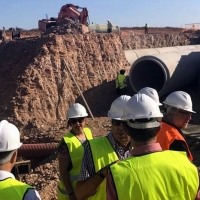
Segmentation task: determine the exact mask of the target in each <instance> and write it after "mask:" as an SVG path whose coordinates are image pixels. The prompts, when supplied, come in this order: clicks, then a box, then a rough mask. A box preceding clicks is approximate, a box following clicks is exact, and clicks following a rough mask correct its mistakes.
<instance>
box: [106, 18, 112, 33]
mask: <svg viewBox="0 0 200 200" xmlns="http://www.w3.org/2000/svg"><path fill="white" fill-rule="evenodd" d="M112 27H113V25H112V23H111V22H110V20H109V19H108V20H107V32H108V33H111V32H112Z"/></svg>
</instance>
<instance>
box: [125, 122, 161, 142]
mask: <svg viewBox="0 0 200 200" xmlns="http://www.w3.org/2000/svg"><path fill="white" fill-rule="evenodd" d="M135 121H137V122H148V121H149V120H148V119H139V120H135ZM125 126H126V128H127V130H128V134H129V135H130V137H131V138H132V139H133V140H134V141H136V142H148V141H150V140H151V139H153V138H154V137H156V135H157V134H158V132H159V131H160V128H161V127H160V126H159V127H155V128H146V129H136V128H131V127H130V126H128V125H127V124H126V125H125Z"/></svg>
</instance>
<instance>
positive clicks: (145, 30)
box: [144, 23, 149, 34]
mask: <svg viewBox="0 0 200 200" xmlns="http://www.w3.org/2000/svg"><path fill="white" fill-rule="evenodd" d="M148 30H149V26H148V24H147V23H146V24H145V27H144V33H145V34H148Z"/></svg>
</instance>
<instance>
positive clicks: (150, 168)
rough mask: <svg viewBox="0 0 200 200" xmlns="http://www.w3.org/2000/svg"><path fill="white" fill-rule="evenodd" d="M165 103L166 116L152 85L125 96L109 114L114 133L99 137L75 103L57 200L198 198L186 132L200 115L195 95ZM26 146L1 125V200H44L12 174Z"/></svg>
mask: <svg viewBox="0 0 200 200" xmlns="http://www.w3.org/2000/svg"><path fill="white" fill-rule="evenodd" d="M163 104H164V113H162V112H161V111H160V106H161V105H162V104H161V103H160V101H159V96H158V93H157V91H156V90H155V89H153V88H150V87H145V88H142V89H141V90H140V91H139V92H138V93H137V94H135V95H134V96H132V97H131V96H128V95H120V96H119V97H118V98H116V99H115V100H114V101H113V103H112V104H111V107H110V110H109V111H108V117H109V118H110V120H111V131H110V132H109V133H108V134H107V135H106V136H103V137H99V138H93V136H92V132H91V130H90V129H89V128H87V127H85V124H86V117H87V116H88V113H87V111H86V109H85V107H84V106H83V105H81V104H79V103H74V104H72V105H71V106H70V107H69V109H68V111H67V118H68V127H70V131H69V132H68V133H67V134H66V135H65V136H64V137H63V138H62V140H61V142H60V143H59V145H58V161H59V169H58V170H59V178H60V180H59V183H58V189H57V190H58V200H67V199H69V200H85V199H88V200H92V199H94V200H106V199H107V200H132V199H139V200H146V199H156V200H157V199H163V200H174V199H177V200H178V199H185V200H194V199H196V200H197V199H200V193H199V173H198V170H197V168H196V167H195V165H194V164H193V163H192V161H193V157H192V154H191V152H190V150H189V147H188V145H187V142H186V140H185V139H184V135H183V133H182V131H181V129H182V128H186V127H187V125H188V123H189V121H190V120H191V115H192V113H194V111H193V109H192V100H191V97H190V95H189V94H187V93H186V92H183V91H175V92H172V93H171V94H169V95H168V96H167V98H166V99H165V101H164V102H163ZM20 146H21V142H20V134H19V130H18V129H17V127H16V126H14V125H13V124H11V123H9V122H8V121H6V120H3V121H1V122H0V197H4V199H7V200H11V199H24V200H27V199H34V200H40V196H39V194H38V192H37V191H36V190H35V189H34V188H33V187H31V186H29V185H27V184H25V183H22V182H19V181H17V180H15V178H14V176H13V175H12V174H11V170H12V168H13V166H14V164H15V161H16V158H17V149H18V148H19V147H20ZM52 189H54V188H52ZM13 197H14V198H13Z"/></svg>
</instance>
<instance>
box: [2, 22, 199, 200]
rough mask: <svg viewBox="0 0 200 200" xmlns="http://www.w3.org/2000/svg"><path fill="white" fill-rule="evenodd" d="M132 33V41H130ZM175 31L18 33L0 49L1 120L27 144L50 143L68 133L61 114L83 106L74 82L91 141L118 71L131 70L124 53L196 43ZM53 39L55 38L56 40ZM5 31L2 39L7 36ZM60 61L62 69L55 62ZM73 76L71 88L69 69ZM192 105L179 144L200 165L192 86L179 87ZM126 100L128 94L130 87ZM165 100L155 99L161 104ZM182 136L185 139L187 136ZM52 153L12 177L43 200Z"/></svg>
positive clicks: (100, 130)
mask: <svg viewBox="0 0 200 200" xmlns="http://www.w3.org/2000/svg"><path fill="white" fill-rule="evenodd" d="M131 31H133V32H134V36H133V35H131V34H132V32H131ZM184 31H186V30H184V29H179V28H150V29H149V34H148V35H144V30H143V29H142V28H125V27H124V28H121V36H118V35H116V34H96V33H87V34H83V33H82V30H81V29H80V27H79V25H76V24H71V25H70V27H69V26H65V29H62V27H60V28H59V27H57V28H54V29H53V30H52V32H51V33H48V34H47V35H44V36H43V37H41V32H39V31H37V30H34V31H25V32H23V33H22V38H21V39H18V40H16V41H9V40H8V41H6V42H2V43H0V84H1V87H0V93H1V97H0V105H1V106H0V119H1V120H2V119H7V120H9V121H11V122H13V123H14V124H16V125H17V126H18V127H19V129H20V131H21V134H22V141H23V142H24V143H26V144H30V143H31V144H36V143H55V144H57V143H58V142H59V141H60V139H61V138H62V136H63V135H64V134H66V133H67V132H68V130H69V129H67V120H66V111H67V109H68V107H69V105H70V104H72V103H74V102H79V103H82V104H83V105H85V103H84V101H83V99H82V97H81V95H80V93H79V90H78V88H77V85H76V82H77V84H78V86H79V87H80V89H81V91H82V92H83V95H84V97H85V98H86V101H87V103H88V105H89V107H90V109H91V112H92V114H93V116H94V119H93V118H92V116H91V115H89V117H88V118H87V126H88V127H90V128H91V130H92V132H93V135H94V137H100V136H103V135H106V134H107V133H108V132H109V130H110V120H109V118H108V117H107V111H108V110H109V107H110V105H111V103H112V101H113V100H114V99H115V98H116V97H117V96H116V94H115V90H114V88H115V81H114V79H115V77H116V75H117V73H118V72H119V70H120V69H121V68H125V69H127V72H126V73H127V75H128V70H129V69H130V65H129V63H128V62H127V60H126V58H125V55H124V53H123V51H124V50H127V49H139V48H155V47H165V46H179V45H189V44H197V43H198V42H199V35H198V31H195V30H190V31H187V33H184ZM57 33H59V34H57ZM9 34H10V33H9V32H8V37H9ZM63 58H64V59H65V60H66V62H67V65H68V66H66V65H65V64H64V63H63V61H62V59H63ZM68 69H69V70H70V71H71V72H72V74H73V75H74V77H75V80H76V82H74V80H73V78H72V77H71V74H70V72H69V70H68ZM181 89H182V90H184V91H186V92H188V93H189V94H190V95H191V97H192V101H193V104H194V110H195V111H196V112H197V113H196V114H194V115H193V117H192V120H191V122H190V124H189V127H188V128H187V130H185V134H186V138H187V141H188V143H189V146H190V148H191V150H192V153H193V155H194V163H195V164H196V166H197V167H200V156H199V155H200V136H199V135H198V134H199V133H200V126H199V125H200V104H199V101H200V91H199V82H198V80H194V81H193V82H192V84H191V85H189V86H187V87H184V88H181ZM127 94H128V95H131V96H132V95H133V94H134V92H133V91H132V89H131V88H130V87H129V88H128V92H127ZM164 98H165V97H161V101H162V100H163V99H164ZM188 133H189V134H188ZM58 176H59V173H58V160H57V154H56V151H53V152H52V154H51V155H50V156H48V157H47V158H45V159H41V160H38V161H37V162H34V163H33V165H32V168H31V172H30V173H29V174H20V176H19V178H20V180H22V181H25V182H27V183H28V184H30V185H32V186H35V187H36V189H37V190H38V191H39V193H40V195H41V197H42V199H43V200H55V199H57V198H56V194H57V184H58V181H59V177H58Z"/></svg>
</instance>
